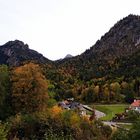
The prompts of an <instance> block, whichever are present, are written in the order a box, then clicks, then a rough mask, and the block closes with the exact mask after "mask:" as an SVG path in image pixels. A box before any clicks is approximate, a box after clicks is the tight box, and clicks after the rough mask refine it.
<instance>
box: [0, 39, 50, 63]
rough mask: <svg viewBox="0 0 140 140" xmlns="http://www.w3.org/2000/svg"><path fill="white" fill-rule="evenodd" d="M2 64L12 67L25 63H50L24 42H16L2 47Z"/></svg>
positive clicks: (0, 55) (0, 52) (0, 47)
mask: <svg viewBox="0 0 140 140" xmlns="http://www.w3.org/2000/svg"><path fill="white" fill-rule="evenodd" d="M0 59H1V60H0V64H7V65H10V66H17V65H20V64H21V63H22V62H24V61H30V60H33V61H37V62H39V63H46V62H50V61H49V60H48V59H46V58H45V57H44V56H43V55H42V54H40V53H38V52H36V51H34V50H31V49H29V46H28V45H27V44H24V42H22V41H19V40H15V41H9V42H7V43H6V44H4V45H2V46H0Z"/></svg>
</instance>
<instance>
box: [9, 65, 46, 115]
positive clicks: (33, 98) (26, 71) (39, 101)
mask: <svg viewBox="0 0 140 140" xmlns="http://www.w3.org/2000/svg"><path fill="white" fill-rule="evenodd" d="M11 82H12V104H13V107H14V110H15V113H19V112H23V113H32V112H35V111H43V110H45V109H46V105H47V100H48V94H47V81H46V79H45V76H44V75H43V74H42V71H41V69H40V66H39V65H38V64H34V63H28V64H25V65H23V66H20V67H17V68H15V69H13V70H12V73H11Z"/></svg>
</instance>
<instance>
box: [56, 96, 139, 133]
mask: <svg viewBox="0 0 140 140" xmlns="http://www.w3.org/2000/svg"><path fill="white" fill-rule="evenodd" d="M58 106H60V107H61V108H62V109H66V110H77V111H78V113H79V115H80V116H87V117H88V118H89V120H90V121H93V120H94V119H96V120H101V121H102V122H103V123H104V124H105V125H109V126H111V128H114V127H117V128H120V125H127V126H131V125H132V123H133V122H134V121H135V120H133V119H135V116H133V114H131V115H132V116H128V115H129V114H130V112H131V113H134V114H135V113H136V114H137V115H138V116H139V115H140V100H134V102H132V103H131V104H130V105H128V106H127V107H126V108H124V111H122V112H121V113H116V114H114V116H113V115H112V119H111V120H104V119H102V118H104V117H105V116H106V115H107V114H105V113H104V112H102V111H100V110H97V109H96V108H95V107H93V108H92V107H90V106H88V105H84V104H82V103H79V102H76V101H74V98H68V99H66V100H63V101H61V102H59V103H58ZM105 106H106V105H105ZM108 106H110V105H108ZM114 106H115V105H114ZM129 117H130V118H129ZM131 117H132V118H131ZM133 117H134V118H133ZM126 130H127V128H126Z"/></svg>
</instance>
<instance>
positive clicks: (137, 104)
mask: <svg viewBox="0 0 140 140" xmlns="http://www.w3.org/2000/svg"><path fill="white" fill-rule="evenodd" d="M130 109H132V110H136V111H138V112H140V100H134V102H133V103H132V104H131V105H130Z"/></svg>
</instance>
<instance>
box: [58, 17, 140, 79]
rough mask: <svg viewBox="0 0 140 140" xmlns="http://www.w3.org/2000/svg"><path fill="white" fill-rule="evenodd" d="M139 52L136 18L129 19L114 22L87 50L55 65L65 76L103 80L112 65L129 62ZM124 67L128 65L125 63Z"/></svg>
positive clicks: (139, 20) (139, 21) (139, 30)
mask: <svg viewBox="0 0 140 140" xmlns="http://www.w3.org/2000/svg"><path fill="white" fill-rule="evenodd" d="M139 50H140V16H135V15H129V16H127V17H125V18H123V19H122V20H120V21H119V22H117V23H116V24H115V25H114V26H113V27H112V28H111V29H110V30H109V32H107V33H106V34H105V35H104V36H102V37H101V39H100V40H98V41H97V42H96V43H95V45H93V46H92V47H91V48H90V49H88V50H86V51H85V52H84V53H82V54H81V55H79V56H76V57H73V58H70V59H67V60H62V61H58V62H57V63H58V66H59V68H60V69H61V68H62V69H67V72H71V74H73V75H75V74H77V75H78V76H79V78H80V79H82V80H90V79H91V78H96V77H103V76H106V73H108V71H110V70H112V69H113V70H114V66H115V65H116V62H118V61H120V60H121V59H125V60H126V59H130V57H131V56H133V55H134V54H135V53H136V52H138V51H139ZM136 54H137V53H136ZM135 57H137V56H135ZM126 61H127V60H126ZM136 61H137V60H136ZM138 61H139V60H138ZM127 63H128V65H130V64H129V61H127ZM72 69H73V71H72ZM117 69H118V68H117ZM84 75H86V76H87V77H84Z"/></svg>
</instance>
